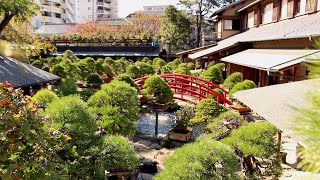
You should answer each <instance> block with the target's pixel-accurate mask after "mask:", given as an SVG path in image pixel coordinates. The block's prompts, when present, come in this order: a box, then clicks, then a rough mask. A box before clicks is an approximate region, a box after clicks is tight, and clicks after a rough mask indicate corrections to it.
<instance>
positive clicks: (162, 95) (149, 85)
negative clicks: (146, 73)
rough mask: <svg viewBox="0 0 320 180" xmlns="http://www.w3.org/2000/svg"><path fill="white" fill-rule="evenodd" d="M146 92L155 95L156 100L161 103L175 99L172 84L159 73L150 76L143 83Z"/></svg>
mask: <svg viewBox="0 0 320 180" xmlns="http://www.w3.org/2000/svg"><path fill="white" fill-rule="evenodd" d="M143 87H144V88H146V89H145V92H147V93H148V94H150V95H153V96H154V97H155V98H156V101H157V102H159V103H161V104H166V103H168V102H170V101H172V100H173V92H172V90H171V88H170V86H169V85H168V84H167V83H166V82H165V81H164V80H163V79H162V78H161V77H160V76H157V75H153V76H150V77H149V78H148V79H147V80H146V81H145V83H144V85H143Z"/></svg>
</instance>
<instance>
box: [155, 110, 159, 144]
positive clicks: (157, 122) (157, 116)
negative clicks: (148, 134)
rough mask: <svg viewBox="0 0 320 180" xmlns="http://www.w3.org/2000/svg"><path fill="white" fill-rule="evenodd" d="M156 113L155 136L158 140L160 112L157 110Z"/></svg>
mask: <svg viewBox="0 0 320 180" xmlns="http://www.w3.org/2000/svg"><path fill="white" fill-rule="evenodd" d="M155 112H156V125H155V127H154V135H155V137H156V138H157V137H158V126H159V112H158V110H155Z"/></svg>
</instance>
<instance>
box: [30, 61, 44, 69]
mask: <svg viewBox="0 0 320 180" xmlns="http://www.w3.org/2000/svg"><path fill="white" fill-rule="evenodd" d="M31 65H32V66H34V67H37V68H39V69H41V68H42V67H43V64H42V62H41V61H40V60H35V61H33V62H32V63H31Z"/></svg>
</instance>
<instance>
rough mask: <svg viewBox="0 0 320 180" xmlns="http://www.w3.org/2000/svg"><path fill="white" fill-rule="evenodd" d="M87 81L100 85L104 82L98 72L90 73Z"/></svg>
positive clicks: (90, 84) (89, 83)
mask: <svg viewBox="0 0 320 180" xmlns="http://www.w3.org/2000/svg"><path fill="white" fill-rule="evenodd" d="M86 83H87V84H88V85H89V86H100V85H101V84H102V80H101V79H100V77H99V75H98V74H96V73H92V74H89V76H88V77H87V78H86Z"/></svg>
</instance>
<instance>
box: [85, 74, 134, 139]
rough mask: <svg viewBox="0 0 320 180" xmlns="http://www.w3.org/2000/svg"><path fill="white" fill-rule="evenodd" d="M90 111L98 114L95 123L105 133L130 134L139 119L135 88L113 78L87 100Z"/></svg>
mask: <svg viewBox="0 0 320 180" xmlns="http://www.w3.org/2000/svg"><path fill="white" fill-rule="evenodd" d="M88 103H89V105H90V106H91V111H92V112H93V113H95V114H96V115H99V117H100V118H99V119H98V120H97V124H98V125H99V126H101V127H102V128H104V130H105V132H106V133H110V134H123V135H131V134H133V133H134V132H135V129H136V128H135V122H136V121H137V120H138V119H139V99H138V93H137V90H136V89H135V88H133V87H131V86H130V85H129V84H127V83H126V82H122V81H117V80H113V81H111V82H110V83H109V84H103V85H102V86H101V90H100V91H98V92H96V93H95V94H94V95H92V96H91V97H90V99H89V100H88Z"/></svg>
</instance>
